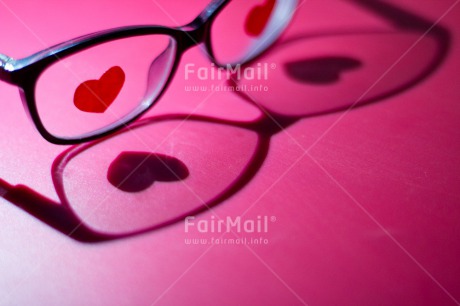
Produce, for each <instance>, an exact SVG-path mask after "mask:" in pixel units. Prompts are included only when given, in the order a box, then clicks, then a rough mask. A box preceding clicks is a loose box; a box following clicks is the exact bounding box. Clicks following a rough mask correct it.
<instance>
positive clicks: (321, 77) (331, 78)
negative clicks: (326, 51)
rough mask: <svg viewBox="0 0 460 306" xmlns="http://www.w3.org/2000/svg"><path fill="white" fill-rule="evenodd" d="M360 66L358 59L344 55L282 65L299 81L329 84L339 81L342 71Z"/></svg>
mask: <svg viewBox="0 0 460 306" xmlns="http://www.w3.org/2000/svg"><path fill="white" fill-rule="evenodd" d="M361 66H362V63H361V62H360V61H359V60H356V59H354V58H351V57H344V56H324V57H317V58H309V59H304V60H299V61H292V62H288V63H286V64H285V65H284V67H285V69H286V72H287V74H288V75H289V76H290V77H291V78H293V79H295V80H297V81H300V82H305V83H313V84H317V85H319V84H324V85H327V84H331V83H335V82H338V81H340V77H341V75H342V74H343V73H346V72H348V71H350V70H354V69H358V68H360V67H361Z"/></svg>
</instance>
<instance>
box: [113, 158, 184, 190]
mask: <svg viewBox="0 0 460 306" xmlns="http://www.w3.org/2000/svg"><path fill="white" fill-rule="evenodd" d="M188 176H189V171H188V168H187V166H186V165H185V164H184V163H183V162H182V161H180V160H179V159H177V158H175V157H172V156H167V155H163V154H158V153H149V152H128V151H125V152H121V153H120V154H119V155H118V156H117V158H115V160H114V161H113V162H112V163H111V164H110V166H109V169H108V171H107V179H108V180H109V182H110V183H111V184H112V185H113V186H114V187H116V188H118V189H120V190H122V191H125V192H140V191H143V190H146V189H147V188H149V187H150V186H152V185H153V183H154V182H176V181H181V180H184V179H186V178H187V177H188Z"/></svg>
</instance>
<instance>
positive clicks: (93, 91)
mask: <svg viewBox="0 0 460 306" xmlns="http://www.w3.org/2000/svg"><path fill="white" fill-rule="evenodd" d="M124 83H125V73H124V71H123V69H121V67H119V66H114V67H112V68H110V69H109V70H107V71H106V72H105V73H104V74H103V75H102V76H101V78H100V79H99V80H88V81H85V82H83V83H81V84H80V85H79V86H78V87H77V89H76V90H75V94H74V98H73V102H74V104H75V106H76V107H77V108H78V109H79V110H81V111H83V112H87V113H103V112H105V111H106V110H107V108H108V107H109V106H110V105H111V104H112V103H113V101H115V99H116V98H117V96H118V94H119V93H120V91H121V89H122V88H123V85H124Z"/></svg>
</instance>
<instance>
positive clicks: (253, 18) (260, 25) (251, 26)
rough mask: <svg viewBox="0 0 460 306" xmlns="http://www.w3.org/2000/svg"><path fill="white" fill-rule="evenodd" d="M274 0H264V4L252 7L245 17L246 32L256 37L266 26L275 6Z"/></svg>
mask: <svg viewBox="0 0 460 306" xmlns="http://www.w3.org/2000/svg"><path fill="white" fill-rule="evenodd" d="M275 2H276V1H275V0H266V1H265V3H264V4H262V5H258V6H256V7H254V8H253V9H252V10H251V11H250V12H249V14H248V17H247V18H246V24H245V29H246V34H248V35H249V36H254V37H258V36H260V34H262V32H263V31H264V29H265V28H266V26H267V23H268V21H269V20H270V17H271V15H272V12H273V9H274V8H275Z"/></svg>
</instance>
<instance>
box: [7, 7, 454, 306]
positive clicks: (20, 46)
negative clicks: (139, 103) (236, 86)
mask: <svg viewBox="0 0 460 306" xmlns="http://www.w3.org/2000/svg"><path fill="white" fill-rule="evenodd" d="M391 2H392V3H394V4H396V5H398V6H401V7H403V8H404V9H406V10H408V11H410V12H412V13H414V14H416V15H418V16H422V17H423V18H425V19H427V20H430V21H431V22H434V21H436V20H438V19H440V22H441V23H440V24H441V25H442V26H443V27H444V28H445V29H447V30H448V31H449V32H450V35H451V36H450V38H451V44H450V46H449V48H450V49H449V50H448V51H449V52H448V53H446V54H444V56H443V60H442V61H441V63H440V65H439V66H438V67H434V68H436V69H435V70H434V71H430V73H429V75H423V74H424V73H425V72H426V71H427V69H428V68H429V67H428V66H429V65H428V66H425V65H421V64H420V63H423V64H426V63H427V62H430V63H431V62H432V61H435V60H439V59H437V58H436V57H437V56H440V54H441V53H442V48H443V47H442V46H440V45H439V42H437V41H436V38H433V37H434V36H432V35H428V36H426V37H425V38H423V39H421V40H420V41H419V39H420V38H421V35H422V33H421V32H417V31H411V30H409V29H407V28H406V29H402V28H397V27H396V26H395V25H392V24H390V23H388V22H385V21H384V20H383V19H382V18H378V17H376V15H373V14H371V13H370V12H369V11H367V10H365V9H363V8H362V7H359V6H357V5H356V4H354V3H352V2H349V1H327V2H326V1H306V2H305V3H303V4H302V5H301V6H300V8H299V10H298V12H297V15H296V18H295V20H294V22H293V24H292V25H291V27H290V28H289V29H288V31H287V32H286V33H285V35H284V37H283V38H282V41H281V42H280V43H279V44H278V45H277V46H276V47H275V48H274V49H273V50H272V52H270V53H269V54H267V55H266V56H264V57H263V58H262V59H261V61H262V62H264V63H265V62H266V63H268V64H276V65H275V66H274V67H275V68H274V69H272V70H270V71H269V73H270V75H269V78H268V80H267V81H266V83H264V84H265V85H266V86H268V87H269V92H268V93H263V92H262V93H260V92H259V93H255V92H249V93H247V94H248V96H249V97H248V96H246V97H245V96H244V95H236V94H234V93H229V92H213V93H211V92H209V91H206V92H204V91H200V92H189V91H187V90H185V88H186V86H191V85H197V86H203V85H204V86H207V87H208V88H210V87H211V86H213V85H214V86H221V82H220V81H218V80H212V81H205V82H204V81H202V80H199V79H198V78H197V76H192V77H191V78H190V79H188V80H186V77H185V71H186V69H185V66H186V64H188V63H194V64H195V67H210V64H209V62H208V61H207V59H206V58H205V57H204V56H203V55H202V53H201V52H200V51H199V49H198V48H195V49H193V50H191V51H189V52H187V53H186V54H185V56H184V57H183V59H182V62H181V65H180V67H179V68H178V71H177V74H176V76H175V78H174V80H173V82H172V84H171V86H170V87H169V89H168V91H167V92H166V94H165V95H164V96H163V98H162V99H161V100H160V101H159V102H158V105H156V106H155V107H154V108H153V109H152V110H151V111H150V112H149V113H148V114H147V116H145V118H147V117H151V116H162V115H164V116H166V117H161V118H166V120H159V119H158V120H157V121H154V122H156V123H153V124H147V125H146V126H144V127H141V128H139V131H140V132H139V134H132V133H124V134H122V135H118V136H115V137H113V138H110V139H109V140H107V141H104V142H101V143H100V144H96V145H95V146H94V147H90V148H89V149H88V150H86V151H84V152H82V153H80V154H78V155H76V157H75V158H74V159H72V160H70V161H69V163H68V164H66V165H65V167H64V168H63V175H64V177H65V178H67V180H65V186H64V187H65V188H67V189H66V190H70V192H69V193H68V197H69V201H71V199H70V198H72V202H74V203H75V205H76V206H75V207H74V209H75V211H76V212H77V213H78V215H79V216H85V214H88V218H89V220H90V221H89V223H90V225H91V227H92V228H94V229H97V230H102V231H109V232H111V231H113V232H117V231H130V230H136V229H137V228H133V224H135V225H139V226H141V227H145V226H146V224H149V225H150V224H151V223H152V219H150V217H154V218H157V219H154V220H153V222H160V221H164V220H166V219H168V220H169V219H171V218H172V217H174V216H176V215H178V214H179V215H180V214H181V213H183V214H185V213H186V212H187V211H193V209H195V208H197V207H201V206H203V205H202V203H201V202H200V201H196V200H197V198H196V197H195V198H193V197H190V194H189V193H190V191H193V192H194V193H195V194H198V195H199V198H200V199H201V200H202V201H204V202H211V203H212V199H215V198H216V196H218V195H219V194H220V193H221V191H222V190H226V188H227V187H229V186H232V184H234V182H235V180H236V178H238V177H239V176H240V175H242V174H244V173H245V171H248V170H247V167H248V165H249V166H250V165H251V164H253V163H252V161H251V159H250V156H252V154H253V152H254V151H257V150H256V149H255V147H256V145H255V143H256V141H257V139H260V138H261V136H260V135H259V136H257V135H256V134H257V133H255V132H254V131H253V130H250V129H249V128H247V127H245V128H242V127H241V126H240V123H239V122H243V125H244V123H251V122H257V118H258V117H259V116H260V114H261V113H260V110H258V109H257V108H256V107H254V106H253V105H251V103H248V100H253V102H256V104H259V105H261V106H263V107H264V108H265V109H266V110H268V111H271V112H273V113H270V115H271V116H275V117H276V116H277V115H280V114H281V115H286V116H287V115H288V116H293V118H294V117H295V119H298V121H296V122H294V121H293V123H292V124H291V125H289V124H288V123H291V122H290V121H286V122H284V121H281V120H280V117H276V119H278V120H279V122H281V123H280V124H281V125H282V126H283V127H286V129H284V130H282V131H279V132H278V133H276V134H275V135H273V136H272V137H271V142H270V147H269V149H268V151H267V152H266V153H267V156H266V159H265V160H264V162H263V164H261V165H260V169H256V171H253V173H252V175H253V177H252V176H250V175H246V178H247V181H246V182H244V184H242V186H239V187H240V188H237V189H238V190H235V192H233V193H232V194H231V195H229V196H228V198H226V199H225V200H224V199H223V201H221V203H220V202H219V203H212V204H215V206H213V207H212V210H211V211H206V212H203V213H201V214H196V215H195V217H196V219H193V221H192V222H194V224H195V225H194V226H191V227H190V228H189V231H188V232H187V231H186V228H185V221H182V220H181V221H178V222H176V223H174V224H172V225H170V226H167V227H163V228H161V229H157V230H155V231H151V232H148V233H145V234H142V235H137V236H134V237H130V238H125V239H120V240H116V241H112V242H104V243H82V242H77V241H75V240H73V239H71V238H69V237H66V236H65V235H63V234H61V233H60V232H58V231H56V230H54V229H52V228H51V227H49V226H48V225H46V224H44V223H43V222H41V221H40V220H38V219H36V218H34V217H32V216H31V215H29V214H27V213H26V212H24V211H23V210H21V209H19V208H17V207H16V206H15V205H14V204H12V203H10V202H9V201H7V200H4V199H1V200H0V220H1V224H2V230H1V231H0V288H1V289H0V290H1V294H0V305H24V304H32V305H82V304H88V305H182V304H192V305H215V304H223V305H235V304H236V305H297V304H299V305H302V304H307V305H375V304H377V305H456V304H459V301H460V287H459V285H458V284H459V281H460V280H459V278H460V277H459V276H460V264H459V261H458V258H459V257H460V244H459V242H458V241H459V238H460V227H459V218H460V210H459V206H458V205H459V203H460V201H459V199H460V194H459V187H460V179H459V177H458V173H459V171H460V162H459V159H458V154H459V152H460V134H459V131H458V127H459V126H458V118H459V116H460V107H459V105H458V99H459V92H458V88H457V86H458V69H457V67H459V65H460V59H459V58H458V56H457V54H458V52H459V48H460V45H459V43H458V41H459V40H458V35H459V31H460V29H459V27H458V21H456V20H458V18H459V17H460V6H456V1H454V0H439V1H428V0H423V1H410V0H404V1H398V2H396V1H391ZM206 4H207V1H206V0H203V1H201V0H200V1H194V2H193V3H190V1H185V0H184V1H182V0H181V1H162V0H161V1H160V0H158V1H147V0H145V1H136V2H133V1H130V2H125V1H115V2H113V1H79V2H78V3H77V2H75V3H65V2H62V1H47V2H46V3H45V4H43V3H41V4H38V3H37V4H35V3H34V4H31V3H27V2H20V1H1V2H0V20H2V27H1V28H0V37H1V38H2V44H1V49H0V52H2V53H5V54H7V55H9V56H13V57H16V58H19V57H22V56H26V55H29V54H31V53H33V52H35V51H38V50H40V49H43V48H45V47H46V46H49V45H52V44H54V43H58V42H61V41H64V40H66V39H69V38H72V37H75V36H78V35H81V34H86V33H89V32H93V31H96V30H102V29H106V28H111V27H116V26H123V25H133V24H165V25H178V24H183V23H186V22H187V21H189V20H190V19H191V18H193V17H194V16H195V15H197V14H198V12H199V11H200V10H201V9H202V8H203V7H204V6H205V5H206ZM377 32H378V33H380V34H376V33H377ZM358 33H359V34H358ZM382 33H383V34H382ZM388 33H393V34H388ZM348 35H349V36H348ZM378 35H382V36H381V37H385V38H386V39H388V40H389V42H390V43H389V44H384V43H382V39H378V38H377V37H378ZM350 37H351V40H348V39H349V38H350ZM392 43H393V45H392ZM391 46H394V48H391ZM386 48H387V49H386ZM395 48H396V49H395ZM401 55H404V57H401ZM311 58H326V59H328V60H330V59H331V58H336V59H337V58H339V59H340V63H341V64H344V65H345V66H344V67H345V70H347V71H348V73H344V74H343V76H342V78H341V79H340V81H339V82H332V81H331V80H330V79H329V80H328V79H327V77H330V75H326V80H325V79H323V80H322V82H319V83H318V82H317V83H316V84H313V83H312V82H311V80H310V79H311V75H308V74H304V73H303V71H304V70H301V71H300V72H299V71H298V70H295V69H296V65H299V61H301V63H302V61H303V64H304V65H305V60H308V59H311ZM286 61H288V62H294V63H295V64H294V66H293V68H291V69H293V70H291V71H290V73H291V77H290V78H289V77H288V76H287V74H288V72H289V71H287V70H286V69H288V68H286V67H285V66H284V63H285V62H286ZM396 62H397V63H398V64H399V66H398V65H394V64H395V63H396ZM347 65H348V66H347ZM309 67H311V66H309ZM427 67H428V68H427ZM389 68H391V70H388V69H389ZM366 69H369V70H366ZM313 75H316V74H314V73H313ZM382 75H386V78H382V79H380V77H381V76H382ZM420 76H424V77H423V78H420V79H419V80H418V82H416V83H413V82H412V83H411V81H413V79H414V78H415V79H417V77H420ZM296 77H297V78H296ZM299 78H303V81H302V82H303V83H302V82H300V81H299ZM309 78H310V79H309ZM305 80H307V81H305ZM316 81H318V80H316ZM376 81H379V82H378V83H376ZM243 82H245V81H243ZM374 84H375V86H373V85H374ZM398 85H399V87H401V86H402V87H401V88H399V87H398ZM370 87H372V90H369V92H367V91H368V89H370ZM364 93H366V94H367V95H365V96H363V98H362V99H360V100H359V101H360V102H361V103H368V105H366V106H364V107H359V108H355V109H352V110H350V111H346V110H345V109H346V108H347V107H349V106H350V105H351V104H353V101H356V99H359V98H360V96H361V95H363V94H364ZM0 101H1V102H2V104H3V105H4V108H3V109H4V111H2V112H1V113H0V123H1V124H0V133H2V137H1V138H0V145H1V148H2V149H1V150H0V156H1V158H2V162H1V163H0V178H1V179H2V180H3V181H5V182H6V183H8V184H10V185H17V184H22V185H25V186H27V187H29V188H31V189H33V190H35V191H36V192H39V193H40V194H42V195H44V196H46V197H49V198H50V199H52V200H54V201H59V200H58V196H57V194H56V191H55V190H54V187H53V182H52V177H51V167H52V164H53V162H54V161H55V159H56V158H57V157H58V156H59V155H60V154H61V153H62V152H64V150H65V149H66V147H63V146H55V145H51V144H49V143H47V142H46V141H45V140H43V139H42V138H41V137H40V135H39V134H38V132H36V131H35V130H34V128H33V125H32V124H31V122H29V120H28V118H27V116H26V115H25V114H24V110H23V108H22V105H21V100H20V98H19V95H18V93H17V89H16V88H14V87H13V86H10V85H7V84H4V83H1V84H0ZM336 109H337V110H339V109H340V110H341V111H338V112H335V113H327V114H323V115H315V114H318V113H325V112H329V111H331V110H336ZM170 114H184V115H189V114H194V117H192V120H189V121H187V122H186V123H185V124H184V126H180V127H178V130H177V133H174V137H172V138H167V140H168V141H165V142H162V139H165V138H164V137H165V133H166V134H167V133H168V131H171V129H174V124H175V122H176V121H174V120H170V117H168V116H170ZM199 116H205V117H206V118H204V119H203V117H199ZM179 117H180V116H179ZM168 118H169V119H168ZM193 118H196V119H197V120H193ZM209 118H212V120H217V121H216V122H217V123H216V122H214V123H213V122H210V121H212V120H211V119H209ZM293 118H291V119H293ZM146 122H148V121H146ZM176 127H177V126H176ZM265 127H266V128H267V129H268V128H269V127H271V128H273V130H272V131H274V130H275V129H276V125H273V124H272V125H271V126H270V125H267V126H265ZM278 127H279V126H278ZM253 129H255V131H257V132H259V133H261V134H263V131H264V129H263V128H261V127H260V126H259V127H256V128H253ZM265 131H268V130H265ZM136 135H138V136H142V138H141V139H143V140H142V141H140V139H139V138H137V137H135V136H136ZM204 135H206V136H204ZM258 137H259V138H258ZM262 138H263V139H266V138H267V137H266V136H263V137H262ZM152 150H155V152H156V153H158V154H166V155H168V156H172V157H175V158H178V159H180V160H181V161H183V162H184V163H185V165H186V166H187V168H188V170H189V171H190V174H189V176H188V177H187V179H185V180H184V181H183V182H184V183H185V184H181V183H178V182H169V183H168V182H164V181H163V182H162V181H161V180H160V179H158V178H157V181H155V182H154V183H153V186H154V188H156V189H150V190H149V196H146V197H144V198H142V196H140V195H138V194H125V193H123V192H121V191H120V190H118V191H117V192H118V193H113V191H112V190H111V189H110V188H112V187H113V186H111V185H110V184H109V182H108V181H107V180H106V178H105V175H106V172H105V171H106V169H107V168H109V167H110V164H111V163H112V162H113V161H114V159H116V158H117V156H119V154H120V153H121V152H123V151H152ZM249 172H250V171H249ZM187 187H190V188H191V189H189V188H187ZM5 188H6V184H2V185H0V194H4V193H5ZM150 193H151V195H150ZM104 194H105V195H109V196H110V197H113V199H110V200H108V201H107V202H105V204H104V205H102V206H101V209H102V210H103V211H104V214H103V216H104V218H108V219H110V220H111V221H113V222H112V223H111V222H108V223H98V222H100V219H98V218H95V215H94V214H91V210H92V206H91V205H92V202H91V201H96V202H98V203H99V202H101V201H106V199H107V197H104ZM101 196H102V197H104V198H103V199H99V198H97V197H101ZM184 199H187V200H186V201H185V200H184ZM113 206H116V207H117V209H116V210H111V208H113ZM133 206H134V207H136V209H131V208H132V207H133ZM152 211H154V213H152ZM238 216H243V219H244V220H256V221H257V220H265V219H264V217H267V225H266V226H267V230H266V231H264V230H262V231H261V232H260V233H259V232H257V231H256V232H255V233H245V232H239V233H238V232H237V233H233V234H232V233H226V234H224V235H223V236H222V234H219V233H212V232H208V233H201V232H200V231H199V230H198V228H197V226H196V224H197V223H198V222H199V221H200V220H205V221H207V223H208V224H210V222H212V221H215V220H216V219H218V218H221V219H227V218H229V217H230V218H235V217H238ZM259 217H260V218H259ZM91 218H93V219H91ZM132 218H135V220H141V221H142V222H144V223H142V222H140V223H136V222H131V221H130V220H132ZM159 220H160V221H159ZM160 223H161V222H160ZM101 224H103V225H101ZM106 224H108V226H107V227H104V225H106ZM238 237H239V238H241V239H246V240H245V241H250V242H251V241H252V242H254V241H262V243H261V244H254V243H253V244H249V245H228V244H227V245H225V244H220V245H216V244H214V245H210V244H206V245H204V244H187V242H189V241H190V240H189V239H207V242H210V241H215V240H219V241H220V242H222V243H224V242H225V241H227V242H228V240H224V239H236V238H238ZM213 239H214V240H213ZM260 239H262V240H260ZM199 241H204V240H199Z"/></svg>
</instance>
